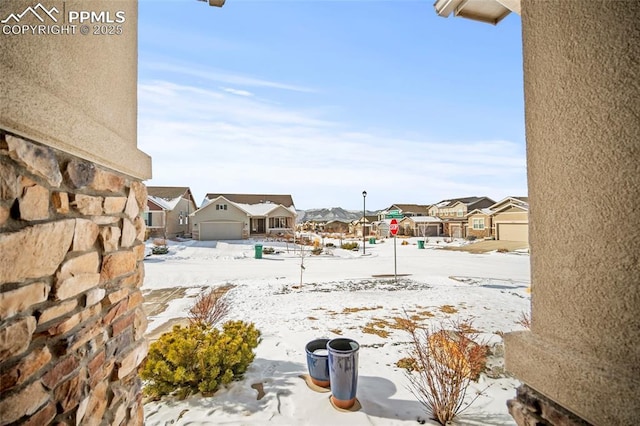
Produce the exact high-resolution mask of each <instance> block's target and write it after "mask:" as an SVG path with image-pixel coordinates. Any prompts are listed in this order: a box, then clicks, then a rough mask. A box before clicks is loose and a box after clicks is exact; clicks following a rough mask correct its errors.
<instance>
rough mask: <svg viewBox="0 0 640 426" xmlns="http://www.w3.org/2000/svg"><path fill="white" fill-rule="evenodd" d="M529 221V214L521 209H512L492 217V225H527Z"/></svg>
mask: <svg viewBox="0 0 640 426" xmlns="http://www.w3.org/2000/svg"><path fill="white" fill-rule="evenodd" d="M528 221H529V213H528V212H525V211H522V209H516V208H514V209H512V210H510V211H505V212H501V213H496V214H494V215H493V223H494V224H495V223H527V222H528Z"/></svg>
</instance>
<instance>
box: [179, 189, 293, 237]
mask: <svg viewBox="0 0 640 426" xmlns="http://www.w3.org/2000/svg"><path fill="white" fill-rule="evenodd" d="M191 217H192V222H193V237H194V239H198V240H240V239H247V238H250V237H265V236H268V235H278V236H283V235H288V234H292V233H293V232H294V226H295V219H296V209H295V206H294V204H293V199H292V198H291V195H273V194H270V195H267V194H207V195H206V196H205V199H204V201H203V203H202V206H201V207H200V208H199V209H198V210H196V211H195V212H194V213H192V214H191Z"/></svg>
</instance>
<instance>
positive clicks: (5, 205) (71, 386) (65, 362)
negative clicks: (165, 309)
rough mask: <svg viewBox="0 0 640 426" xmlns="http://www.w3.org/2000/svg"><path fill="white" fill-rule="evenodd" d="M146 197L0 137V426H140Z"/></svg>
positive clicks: (121, 178) (96, 170)
mask: <svg viewBox="0 0 640 426" xmlns="http://www.w3.org/2000/svg"><path fill="white" fill-rule="evenodd" d="M146 199H147V194H146V188H145V186H144V185H143V184H142V183H141V182H140V181H139V180H137V179H133V178H131V177H127V176H125V175H122V174H119V173H116V172H114V171H111V170H108V169H106V168H104V167H102V166H99V165H97V164H95V163H92V162H90V161H87V160H83V159H79V158H76V157H73V156H71V155H69V154H65V153H63V152H61V151H56V150H54V149H52V148H50V147H47V146H45V145H41V144H38V143H36V142H32V141H29V140H26V139H23V138H20V137H17V136H15V135H13V134H11V133H9V132H5V131H1V130H0V425H9V424H14V423H15V424H18V423H19V424H26V425H34V426H36V425H38V426H39V425H46V424H51V423H56V424H60V425H77V424H83V425H100V424H104V425H125V424H126V425H136V424H142V423H143V411H142V401H141V382H140V379H139V378H138V376H137V372H138V368H139V365H140V363H141V362H142V361H143V359H144V357H145V356H146V353H147V343H146V340H145V339H144V337H143V335H144V332H145V329H146V324H147V320H146V316H145V314H144V311H143V310H142V301H143V297H142V293H141V291H140V287H141V285H142V282H143V278H144V267H143V264H142V260H143V258H144V254H145V247H144V244H143V241H144V234H145V226H144V221H143V219H142V218H141V216H140V212H141V209H142V208H143V207H144V205H145V204H146Z"/></svg>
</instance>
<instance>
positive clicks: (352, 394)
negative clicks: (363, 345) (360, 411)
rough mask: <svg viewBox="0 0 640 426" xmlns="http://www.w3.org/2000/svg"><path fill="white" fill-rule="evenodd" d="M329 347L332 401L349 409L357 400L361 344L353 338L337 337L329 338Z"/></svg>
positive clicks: (337, 405)
mask: <svg viewBox="0 0 640 426" xmlns="http://www.w3.org/2000/svg"><path fill="white" fill-rule="evenodd" d="M327 349H328V350H329V380H330V382H331V401H332V402H333V405H335V406H336V407H338V408H343V409H346V410H348V409H349V408H351V407H353V405H354V404H355V402H356V390H357V388H358V350H359V349H360V345H359V344H358V342H356V341H355V340H352V339H347V338H337V339H331V340H329V342H328V343H327Z"/></svg>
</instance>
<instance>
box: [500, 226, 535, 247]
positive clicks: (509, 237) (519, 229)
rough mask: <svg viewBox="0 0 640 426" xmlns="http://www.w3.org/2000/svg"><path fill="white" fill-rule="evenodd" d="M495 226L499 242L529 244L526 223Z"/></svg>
mask: <svg viewBox="0 0 640 426" xmlns="http://www.w3.org/2000/svg"><path fill="white" fill-rule="evenodd" d="M497 225H498V239H499V240H504V241H523V242H525V243H528V242H529V227H528V226H527V224H526V223H498V224H497Z"/></svg>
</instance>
